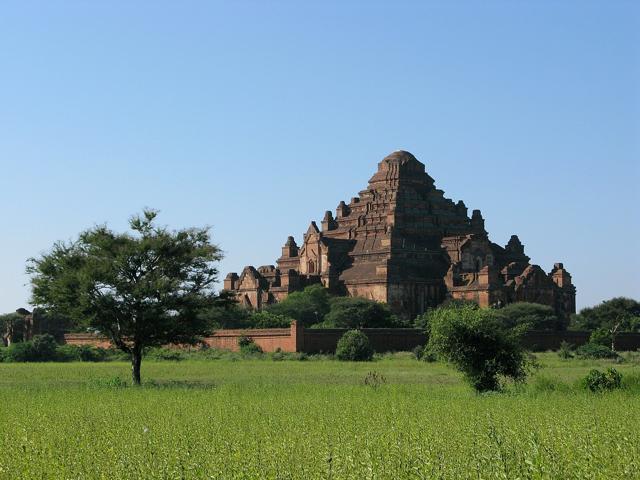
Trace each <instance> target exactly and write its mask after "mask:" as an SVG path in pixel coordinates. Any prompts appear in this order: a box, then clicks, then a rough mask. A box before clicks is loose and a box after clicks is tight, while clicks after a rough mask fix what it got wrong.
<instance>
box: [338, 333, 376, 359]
mask: <svg viewBox="0 0 640 480" xmlns="http://www.w3.org/2000/svg"><path fill="white" fill-rule="evenodd" d="M336 357H337V358H338V360H343V361H352V362H368V361H370V360H371V359H372V358H373V348H371V344H370V343H369V338H368V337H367V336H366V335H365V334H364V333H362V332H361V331H360V330H349V331H348V332H346V333H345V334H344V335H342V337H340V340H338V346H337V348H336Z"/></svg>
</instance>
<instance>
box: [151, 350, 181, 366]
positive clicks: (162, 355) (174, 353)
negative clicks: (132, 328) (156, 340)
mask: <svg viewBox="0 0 640 480" xmlns="http://www.w3.org/2000/svg"><path fill="white" fill-rule="evenodd" d="M147 356H148V357H149V358H151V359H153V360H168V361H173V362H179V361H180V360H184V359H186V358H187V352H185V351H182V350H178V349H177V348H164V347H158V348H152V349H151V350H149V352H148V353H147Z"/></svg>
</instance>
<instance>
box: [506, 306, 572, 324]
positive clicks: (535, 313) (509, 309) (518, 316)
mask: <svg viewBox="0 0 640 480" xmlns="http://www.w3.org/2000/svg"><path fill="white" fill-rule="evenodd" d="M496 315H497V317H498V318H499V319H500V321H501V322H502V324H503V325H504V326H505V327H507V328H513V327H523V328H525V329H526V330H552V331H557V330H564V329H566V324H565V322H564V321H563V320H562V319H559V318H558V317H557V316H556V314H555V312H554V310H553V308H552V307H550V306H549V305H541V304H539V303H528V302H516V303H510V304H508V305H505V306H504V307H502V308H501V309H499V310H496Z"/></svg>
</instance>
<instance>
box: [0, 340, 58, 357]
mask: <svg viewBox="0 0 640 480" xmlns="http://www.w3.org/2000/svg"><path fill="white" fill-rule="evenodd" d="M57 347H58V344H57V343H56V340H55V338H53V336H52V335H49V334H44V335H36V336H35V337H33V340H31V341H28V342H17V343H12V344H11V345H10V346H9V347H7V348H6V349H5V351H4V354H3V361H5V362H51V361H54V360H57Z"/></svg>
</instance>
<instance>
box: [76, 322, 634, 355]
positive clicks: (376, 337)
mask: <svg viewBox="0 0 640 480" xmlns="http://www.w3.org/2000/svg"><path fill="white" fill-rule="evenodd" d="M345 332H346V329H340V328H335V329H305V328H303V327H302V326H300V325H298V324H297V322H294V323H293V324H292V325H291V328H270V329H261V330H219V331H217V332H216V333H215V334H214V335H212V336H211V337H207V338H205V339H204V341H205V343H206V344H207V345H208V346H210V347H212V348H219V349H223V350H231V351H237V350H238V339H239V338H240V337H241V336H242V335H245V336H247V337H250V338H252V339H253V340H254V341H255V342H256V343H257V344H258V345H260V347H262V349H263V350H264V351H265V352H274V351H276V350H277V349H280V350H282V351H283V352H306V353H332V352H334V351H335V349H336V345H337V343H338V340H339V339H340V337H341V336H342V335H343V334H344V333H345ZM363 332H364V333H365V334H366V335H367V337H369V341H370V342H371V344H372V346H373V348H374V350H375V351H376V352H393V351H410V350H413V349H414V348H415V347H417V346H419V345H424V344H425V342H426V337H425V335H424V333H422V331H421V330H417V329H414V328H365V329H363ZM589 336H590V333H589V332H573V331H567V332H530V333H528V334H527V335H525V336H524V338H523V343H524V345H525V346H526V347H528V348H533V349H536V350H557V349H558V348H559V347H560V343H562V342H563V341H566V342H568V343H570V344H572V345H574V346H579V345H584V344H585V343H587V342H588V341H589ZM65 341H66V343H69V344H72V345H83V344H86V345H95V346H99V347H103V348H107V347H108V346H109V342H108V341H106V340H105V339H103V338H99V337H96V336H95V335H89V334H68V335H65ZM616 348H617V349H618V350H620V351H632V350H638V349H640V334H639V333H621V334H619V335H618V336H617V337H616Z"/></svg>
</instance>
